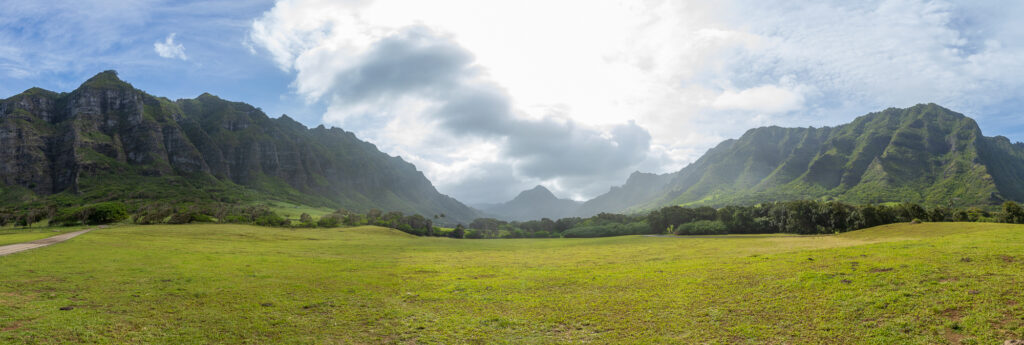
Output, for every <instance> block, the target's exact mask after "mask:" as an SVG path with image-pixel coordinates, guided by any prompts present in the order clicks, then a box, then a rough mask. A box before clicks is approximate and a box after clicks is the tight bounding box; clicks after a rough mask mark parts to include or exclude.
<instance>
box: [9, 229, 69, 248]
mask: <svg viewBox="0 0 1024 345" xmlns="http://www.w3.org/2000/svg"><path fill="white" fill-rule="evenodd" d="M85 228H86V227H84V226H69V227H43V228H10V227H7V228H0V246H4V245H8V244H14V243H22V242H31V241H35V240H40V239H44V238H47V237H51V236H57V235H60V234H63V233H66V232H72V231H78V230H82V229H85Z"/></svg>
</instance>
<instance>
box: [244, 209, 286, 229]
mask: <svg viewBox="0 0 1024 345" xmlns="http://www.w3.org/2000/svg"><path fill="white" fill-rule="evenodd" d="M253 224H256V225H259V226H287V225H288V224H290V222H288V221H287V220H286V219H284V218H282V217H281V216H279V215H277V213H273V212H268V213H265V214H264V215H262V216H259V217H257V218H256V220H255V221H253Z"/></svg>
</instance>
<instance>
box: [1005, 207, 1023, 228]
mask: <svg viewBox="0 0 1024 345" xmlns="http://www.w3.org/2000/svg"><path fill="white" fill-rule="evenodd" d="M1003 219H1004V221H1005V222H1007V223H1014V224H1024V208H1021V207H1020V205H1018V204H1017V203H1016V202H1013V201H1007V202H1005V203H1003Z"/></svg>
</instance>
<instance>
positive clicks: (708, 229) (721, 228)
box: [676, 220, 727, 235]
mask: <svg viewBox="0 0 1024 345" xmlns="http://www.w3.org/2000/svg"><path fill="white" fill-rule="evenodd" d="M726 230H727V227H726V226H725V223H722V222H721V221H717V220H698V221H696V222H689V223H686V224H682V225H680V226H679V227H678V228H676V235H722V234H726V233H727V231H726Z"/></svg>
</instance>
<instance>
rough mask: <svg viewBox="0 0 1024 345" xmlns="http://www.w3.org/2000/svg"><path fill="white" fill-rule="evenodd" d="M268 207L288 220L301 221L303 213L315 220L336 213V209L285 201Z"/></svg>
mask: <svg viewBox="0 0 1024 345" xmlns="http://www.w3.org/2000/svg"><path fill="white" fill-rule="evenodd" d="M266 205H267V207H269V208H270V210H271V211H273V212H274V213H277V214H279V215H281V216H282V217H287V218H288V219H293V220H297V219H299V216H301V215H302V214H303V213H308V214H309V215H310V216H312V217H313V219H320V217H323V216H325V215H328V214H331V213H334V211H335V210H334V209H331V208H328V207H315V206H308V205H300V204H294V203H289V202H285V201H270V202H267V203H266Z"/></svg>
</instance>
